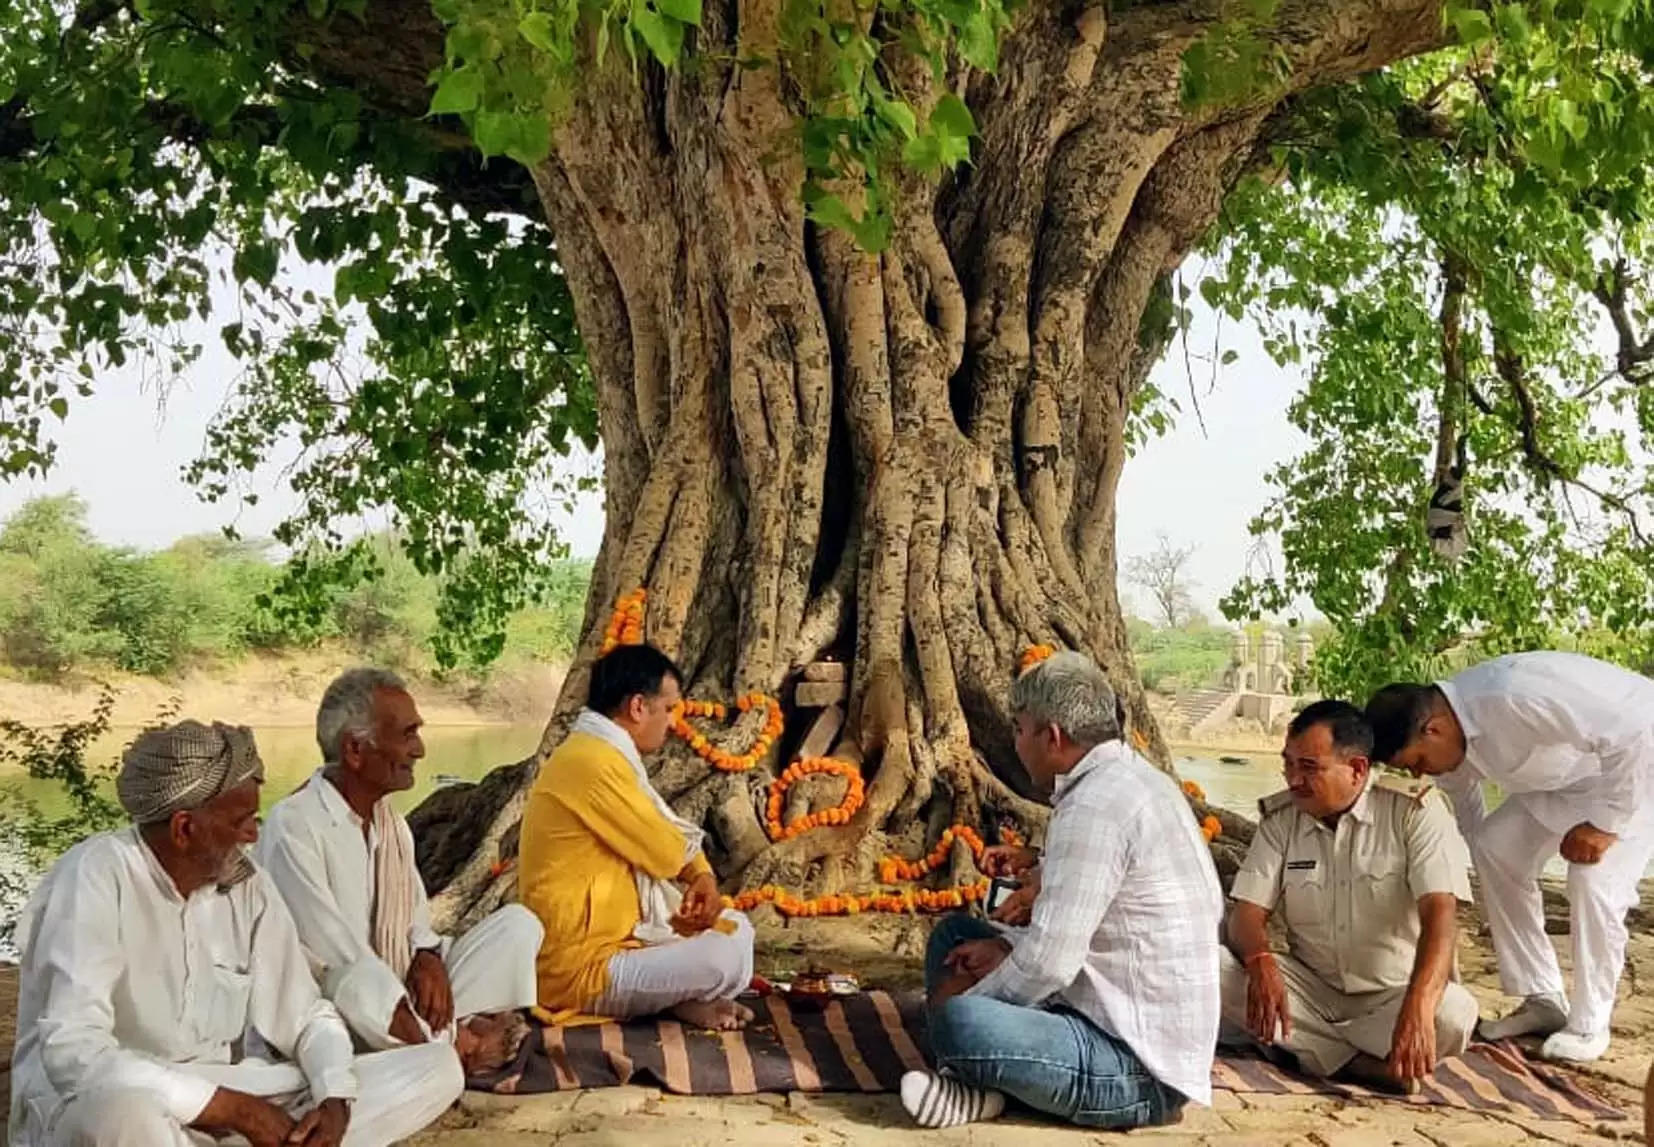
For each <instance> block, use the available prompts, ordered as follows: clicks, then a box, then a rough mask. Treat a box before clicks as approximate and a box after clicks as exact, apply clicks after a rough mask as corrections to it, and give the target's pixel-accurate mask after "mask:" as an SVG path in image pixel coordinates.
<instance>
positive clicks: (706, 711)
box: [671, 693, 782, 773]
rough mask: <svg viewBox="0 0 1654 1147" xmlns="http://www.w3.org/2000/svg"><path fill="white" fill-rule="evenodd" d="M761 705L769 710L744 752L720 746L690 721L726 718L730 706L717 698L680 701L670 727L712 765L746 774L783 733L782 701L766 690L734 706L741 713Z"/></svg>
mask: <svg viewBox="0 0 1654 1147" xmlns="http://www.w3.org/2000/svg"><path fill="white" fill-rule="evenodd" d="M759 707H763V708H764V709H765V710H766V716H765V718H764V725H763V728H761V729H760V730H759V731H758V736H757V738H756V739H755V740H754V741H753V742H752V744H751V745H750V746H749V747H748V748H747V751H746V752H744V753H740V754H736V753H730V752H726V751H724V750H723V749H720V748H719V747H718V746H717V745H714V744H713V743H712V742H711V741H709V740H708V739H707V737H706V734H705V733H702V732H701V731H700V730H698V729H696V728H695V727H694V726H693V725H691V724H690V723H689V718H691V717H711V718H713V719H714V720H717V721H722V720H724V719H725V718H726V717H727V716H728V715H729V709H728V708H727V707H726V706H725V705H723V704H721V703H720V702H717V701H681V702H679V703H678V707H677V708H676V709H675V710H673V712H672V723H671V729H672V732H674V733H676V734H677V735H678V736H679V737H682V738H683V739H684V740H685V741H688V742H689V747H690V748H691V749H693V750H694V751H695V755H696V756H698V757H700V758H701V759H702V760H703V761H705V762H707V764H709V765H711V766H712V767H713V768H715V769H720V770H722V771H723V772H726V773H744V772H746V771H747V770H748V769H750V768H752V767H753V766H754V765H756V764H757V763H758V762H759V761H761V760H763V759H764V754H766V753H768V752H769V751H770V746H771V745H773V744H775V740H776V738H777V737H779V736H780V735H781V729H782V720H781V702H779V701H777V700H776V699H775V698H774V697H770V696H766V695H765V694H763V693H748V694H746V695H745V696H743V697H740V698H738V699H737V700H736V702H735V708H736V709H738V710H739V711H740V712H742V713H748V712H751V711H752V710H753V709H757V708H759Z"/></svg>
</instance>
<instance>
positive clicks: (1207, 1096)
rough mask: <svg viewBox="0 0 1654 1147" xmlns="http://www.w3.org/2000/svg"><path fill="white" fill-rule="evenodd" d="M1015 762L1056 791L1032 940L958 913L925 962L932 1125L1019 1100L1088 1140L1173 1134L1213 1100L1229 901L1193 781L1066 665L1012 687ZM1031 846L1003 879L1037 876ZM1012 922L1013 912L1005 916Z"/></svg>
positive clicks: (921, 1081)
mask: <svg viewBox="0 0 1654 1147" xmlns="http://www.w3.org/2000/svg"><path fill="white" fill-rule="evenodd" d="M1011 713H1012V715H1013V717H1014V718H1015V720H1016V750H1017V756H1018V757H1020V758H1021V760H1022V763H1023V765H1024V766H1025V767H1026V768H1027V770H1028V775H1029V777H1030V778H1031V779H1032V780H1033V782H1034V784H1035V785H1036V786H1037V787H1038V788H1040V789H1041V790H1043V791H1045V792H1048V793H1051V794H1052V806H1053V807H1052V813H1051V821H1050V824H1049V826H1048V827H1047V830H1046V850H1045V856H1044V859H1043V862H1042V863H1039V867H1038V875H1037V879H1038V890H1037V894H1036V895H1035V896H1033V898H1032V904H1031V908H1030V909H1029V910H1028V923H1027V926H1026V928H1002V927H996V926H995V925H994V924H991V923H988V922H985V921H981V920H977V919H973V918H971V917H968V916H956V917H952V918H950V919H948V920H944V921H943V922H942V923H941V924H940V925H939V926H938V927H937V929H936V931H935V932H934V933H933V934H932V936H931V940H930V948H929V951H928V952H927V954H926V959H925V980H926V988H927V990H928V993H929V1003H930V1043H931V1049H932V1051H933V1053H934V1055H935V1059H936V1070H934V1071H914V1072H909V1073H908V1074H907V1075H906V1076H905V1077H904V1078H903V1079H902V1087H901V1095H902V1104H903V1106H904V1107H906V1108H907V1110H908V1112H909V1114H911V1115H912V1116H913V1118H914V1120H915V1121H916V1122H918V1123H919V1124H920V1125H922V1126H925V1127H949V1126H954V1125H957V1124H960V1123H966V1122H970V1121H972V1120H976V1119H991V1118H993V1117H994V1116H996V1115H998V1114H999V1113H1000V1111H1001V1110H1003V1109H1004V1106H1005V1100H1006V1098H1007V1097H1009V1098H1011V1099H1014V1100H1017V1101H1019V1102H1021V1103H1022V1104H1023V1105H1024V1106H1026V1107H1029V1108H1032V1109H1034V1110H1036V1111H1042V1112H1045V1113H1047V1114H1051V1115H1056V1116H1058V1117H1059V1118H1062V1119H1065V1120H1068V1121H1069V1122H1072V1123H1077V1124H1079V1125H1081V1126H1085V1127H1102V1128H1111V1129H1117V1130H1126V1129H1129V1128H1132V1127H1144V1126H1153V1125H1156V1124H1163V1123H1170V1122H1174V1121H1176V1120H1178V1119H1180V1118H1181V1116H1182V1111H1183V1107H1184V1105H1185V1104H1186V1103H1187V1102H1189V1101H1190V1100H1193V1101H1195V1102H1198V1103H1210V1102H1211V1071H1212V1052H1213V1046H1214V1044H1215V1042H1216V1039H1217V1033H1218V1018H1219V1000H1218V935H1219V925H1220V923H1221V921H1222V918H1223V893H1222V891H1221V890H1220V888H1219V885H1218V879H1217V872H1216V871H1215V870H1214V869H1213V867H1212V858H1211V855H1210V853H1209V852H1208V850H1207V847H1206V842H1205V840H1204V839H1203V838H1202V837H1201V834H1200V829H1199V827H1198V826H1197V825H1196V824H1195V821H1194V817H1193V816H1192V815H1190V811H1189V805H1188V802H1187V800H1186V799H1185V798H1184V797H1183V794H1182V792H1181V791H1180V790H1179V788H1178V786H1177V784H1176V783H1175V782H1174V781H1173V780H1172V779H1171V778H1170V777H1169V776H1168V775H1167V774H1166V773H1164V772H1162V771H1161V770H1159V769H1157V768H1155V767H1154V766H1153V765H1152V764H1150V763H1149V762H1148V761H1146V760H1144V759H1143V758H1142V757H1141V756H1139V755H1138V754H1137V753H1135V752H1133V751H1132V750H1131V749H1130V748H1129V747H1128V746H1127V745H1126V744H1125V743H1124V741H1123V740H1122V735H1123V732H1124V725H1125V721H1124V714H1123V713H1122V711H1121V709H1120V706H1119V703H1118V702H1117V701H1116V699H1115V695H1114V690H1113V689H1111V688H1110V687H1109V683H1108V679H1107V678H1106V677H1105V676H1104V675H1103V672H1102V670H1100V669H1099V668H1098V667H1097V666H1096V664H1095V663H1093V662H1092V661H1091V660H1090V659H1089V658H1086V657H1084V656H1081V655H1080V654H1077V653H1059V654H1056V655H1054V656H1052V657H1050V658H1048V659H1047V660H1045V661H1043V662H1041V663H1039V664H1038V665H1036V666H1034V667H1033V668H1032V669H1030V670H1028V671H1027V672H1026V673H1024V674H1023V675H1022V676H1021V677H1019V678H1018V679H1017V682H1016V684H1015V685H1014V686H1013V687H1012V690H1011ZM1035 863H1036V858H1035V857H1034V855H1033V854H1031V853H1030V852H1028V851H1026V850H1009V849H994V850H991V851H990V853H989V854H987V855H986V856H985V857H984V861H983V865H984V867H985V868H987V869H988V870H989V871H990V873H993V874H1001V873H1007V872H1016V873H1021V874H1025V875H1027V876H1029V877H1030V878H1032V877H1033V874H1034V866H1035ZM1003 918H1004V917H1003V916H1002V917H1001V919H1003Z"/></svg>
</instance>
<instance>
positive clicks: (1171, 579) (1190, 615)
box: [1126, 534, 1200, 629]
mask: <svg viewBox="0 0 1654 1147" xmlns="http://www.w3.org/2000/svg"><path fill="white" fill-rule="evenodd" d="M1194 552H1195V548H1194V547H1193V546H1174V545H1172V543H1171V540H1170V539H1169V538H1167V537H1166V535H1165V534H1161V535H1160V536H1159V538H1158V540H1157V541H1156V543H1155V547H1154V549H1153V550H1152V551H1150V552H1149V553H1146V554H1139V555H1138V556H1137V557H1134V558H1132V559H1130V560H1129V561H1127V562H1126V580H1127V581H1128V582H1130V583H1131V584H1132V585H1134V586H1136V587H1137V588H1138V589H1141V590H1143V591H1144V592H1145V593H1147V594H1148V595H1149V597H1150V598H1151V599H1152V600H1153V602H1154V607H1155V609H1156V610H1157V611H1158V612H1159V615H1160V620H1161V621H1163V622H1164V623H1165V624H1166V625H1167V626H1168V627H1169V628H1171V629H1176V628H1178V627H1179V626H1181V625H1186V624H1187V623H1188V622H1190V621H1192V620H1194V618H1195V617H1197V616H1198V615H1199V613H1200V610H1199V609H1198V608H1197V607H1196V606H1195V598H1194V584H1195V583H1194V582H1193V581H1191V580H1190V579H1189V568H1188V567H1189V559H1190V558H1191V557H1193V556H1194Z"/></svg>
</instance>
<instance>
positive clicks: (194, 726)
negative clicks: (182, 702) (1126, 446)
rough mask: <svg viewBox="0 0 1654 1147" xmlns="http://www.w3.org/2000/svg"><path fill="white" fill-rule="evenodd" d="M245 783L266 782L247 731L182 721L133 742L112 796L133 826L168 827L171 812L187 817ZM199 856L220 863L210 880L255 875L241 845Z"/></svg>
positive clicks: (237, 880)
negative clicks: (116, 798)
mask: <svg viewBox="0 0 1654 1147" xmlns="http://www.w3.org/2000/svg"><path fill="white" fill-rule="evenodd" d="M249 781H250V782H252V783H253V784H254V785H261V784H263V783H264V762H263V761H262V760H260V759H259V755H258V745H256V744H255V743H254V742H253V731H252V730H251V729H249V728H247V726H245V725H225V724H222V723H220V722H217V721H214V722H213V723H212V724H211V725H210V726H209V725H203V724H201V723H200V722H199V721H180V722H179V723H178V724H176V725H173V726H171V727H169V728H165V729H151V730H150V731H148V732H146V733H143V734H142V735H140V736H139V737H138V739H137V740H136V741H134V742H132V747H131V748H129V749H127V751H126V755H125V756H124V757H123V758H122V759H121V771H120V775H119V776H118V777H117V778H116V779H115V795H116V796H117V797H118V798H119V799H120V802H121V807H122V808H123V809H125V810H126V814H127V815H128V816H130V817H131V818H132V823H133V824H135V825H138V826H139V827H140V828H153V827H154V826H159V825H168V827H169V828H170V827H171V826H170V822H171V821H172V818H173V817H174V816H176V815H179V814H182V815H184V816H190V815H191V814H193V813H194V812H195V811H196V810H198V809H200V808H202V807H203V806H205V805H207V804H209V803H211V802H212V801H213V800H215V799H216V798H218V797H220V796H222V795H223V794H225V793H228V792H230V791H232V790H234V789H238V788H241V787H242V786H244V785H246V784H247V783H248V782H249ZM255 792H256V789H255ZM197 851H198V852H199V851H200V850H197ZM199 858H200V859H202V860H204V861H207V862H209V863H210V862H211V861H214V860H218V861H220V864H219V866H218V867H217V868H215V869H214V871H213V873H212V876H213V878H214V879H213V883H215V884H219V885H221V886H223V887H229V886H230V885H233V884H239V883H241V882H242V881H243V880H246V879H247V878H248V877H249V876H251V875H252V874H253V866H252V864H251V862H249V861H248V860H247V857H246V854H245V853H244V852H242V850H241V849H240V847H239V846H237V847H231V848H229V849H228V850H227V851H225V852H224V853H223V855H222V857H219V856H218V854H217V852H216V851H214V850H213V849H211V848H208V849H207V850H206V851H205V852H204V853H203V854H202V855H201V856H200V857H199Z"/></svg>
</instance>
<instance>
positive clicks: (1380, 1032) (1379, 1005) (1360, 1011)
mask: <svg viewBox="0 0 1654 1147" xmlns="http://www.w3.org/2000/svg"><path fill="white" fill-rule="evenodd" d="M1218 958H1219V968H1218V982H1219V984H1220V985H1221V987H1222V993H1223V1027H1222V1030H1221V1032H1220V1033H1219V1037H1218V1041H1219V1042H1220V1043H1225V1044H1246V1043H1251V1042H1252V1036H1251V1033H1250V1032H1249V1031H1248V1029H1247V1026H1246V989H1247V975H1246V969H1245V968H1244V967H1242V966H1241V962H1240V961H1239V960H1237V959H1235V956H1234V953H1232V952H1230V951H1229V949H1228V948H1223V949H1221V950H1220V952H1219V957H1218ZM1275 963H1276V965H1277V966H1278V967H1279V968H1280V970H1281V979H1282V980H1284V981H1285V982H1286V998H1287V1005H1286V1006H1287V1015H1289V1016H1290V1017H1292V1034H1291V1035H1289V1036H1286V1037H1285V1038H1284V1039H1281V1040H1279V1041H1277V1043H1276V1044H1275V1046H1276V1047H1279V1048H1281V1049H1282V1050H1283V1051H1289V1052H1291V1053H1292V1054H1293V1055H1296V1056H1297V1057H1298V1066H1300V1067H1301V1068H1303V1069H1304V1071H1306V1072H1308V1073H1309V1074H1310V1075H1319V1076H1328V1075H1333V1074H1334V1073H1336V1072H1337V1071H1338V1070H1339V1069H1340V1068H1342V1067H1343V1066H1344V1065H1345V1064H1347V1063H1349V1062H1350V1060H1352V1059H1354V1058H1355V1055H1356V1053H1357V1052H1365V1053H1366V1054H1368V1055H1370V1056H1373V1057H1375V1058H1377V1059H1384V1058H1385V1057H1387V1056H1388V1055H1389V1054H1390V1045H1391V1043H1392V1042H1393V1041H1394V1039H1395V1032H1396V1019H1397V1018H1398V1017H1399V1016H1400V1015H1401V1003H1402V998H1403V997H1404V996H1406V994H1407V989H1406V988H1404V987H1403V988H1389V989H1386V990H1384V991H1378V992H1356V993H1350V992H1343V991H1340V990H1338V989H1337V988H1335V987H1333V986H1332V985H1331V984H1329V983H1327V982H1326V981H1325V980H1323V979H1321V977H1320V976H1317V975H1316V974H1315V973H1314V972H1312V971H1310V970H1309V968H1307V967H1305V966H1304V965H1303V964H1301V963H1299V962H1298V961H1297V960H1294V959H1293V958H1292V957H1291V956H1277V957H1276V958H1275ZM1476 1017H1477V1008H1476V997H1475V996H1472V995H1471V994H1470V993H1469V992H1468V991H1466V990H1465V988H1464V986H1463V985H1462V984H1455V983H1449V984H1448V985H1447V988H1446V990H1444V991H1443V992H1442V998H1441V1003H1439V1004H1437V1005H1436V1058H1437V1059H1438V1060H1442V1059H1446V1058H1448V1057H1449V1056H1455V1055H1460V1054H1462V1053H1463V1052H1464V1049H1465V1048H1466V1047H1467V1046H1469V1044H1470V1035H1471V1033H1472V1032H1474V1031H1475V1030H1476Z"/></svg>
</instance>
